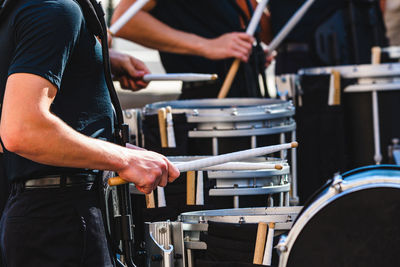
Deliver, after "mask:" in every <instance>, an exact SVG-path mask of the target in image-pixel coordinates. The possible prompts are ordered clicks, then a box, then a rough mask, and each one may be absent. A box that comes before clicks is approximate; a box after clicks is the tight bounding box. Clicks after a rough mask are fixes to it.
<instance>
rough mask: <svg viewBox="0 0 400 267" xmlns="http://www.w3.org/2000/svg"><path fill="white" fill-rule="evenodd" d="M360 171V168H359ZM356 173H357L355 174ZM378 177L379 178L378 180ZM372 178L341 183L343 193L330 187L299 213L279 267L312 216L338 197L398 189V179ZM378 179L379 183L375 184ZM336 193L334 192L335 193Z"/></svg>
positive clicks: (283, 263) (288, 237)
mask: <svg viewBox="0 0 400 267" xmlns="http://www.w3.org/2000/svg"><path fill="white" fill-rule="evenodd" d="M360 169H362V168H360ZM357 173H358V172H357ZM378 177H379V178H378ZM378 177H377V175H375V176H372V177H366V178H365V179H359V180H354V181H345V180H344V181H343V183H342V185H343V191H341V192H339V193H337V191H336V189H334V188H333V187H332V186H331V187H330V188H329V189H328V191H327V192H326V193H325V194H324V195H323V196H321V197H320V198H318V199H317V200H316V201H314V202H313V203H312V204H311V205H310V206H309V207H307V208H306V209H305V210H304V212H303V211H301V212H300V213H299V215H298V217H297V219H296V221H295V223H294V224H293V227H292V229H291V230H290V232H289V234H288V236H287V238H286V240H285V242H284V245H283V246H284V247H285V250H284V251H283V252H282V253H281V255H280V260H279V266H286V264H287V260H288V258H289V255H290V252H291V250H292V248H293V245H294V242H295V241H296V240H297V237H298V236H299V235H300V233H301V232H302V230H303V229H304V227H305V226H306V225H307V223H308V222H309V221H310V220H311V219H312V218H314V216H315V215H316V214H317V213H318V212H319V211H321V210H322V209H323V208H325V207H326V206H327V205H329V204H331V203H332V202H333V201H335V200H337V199H338V198H340V197H343V196H345V195H348V194H350V193H353V192H357V191H361V190H365V189H371V188H378V187H385V188H397V189H400V179H399V178H387V177H382V176H378ZM377 179H379V180H380V181H379V182H376V181H377ZM331 185H332V184H331ZM335 191H336V192H335Z"/></svg>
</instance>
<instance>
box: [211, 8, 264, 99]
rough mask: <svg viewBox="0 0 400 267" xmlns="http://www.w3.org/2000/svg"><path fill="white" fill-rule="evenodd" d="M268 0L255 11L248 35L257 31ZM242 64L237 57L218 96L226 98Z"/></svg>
mask: <svg viewBox="0 0 400 267" xmlns="http://www.w3.org/2000/svg"><path fill="white" fill-rule="evenodd" d="M267 3H268V0H262V1H261V3H259V4H258V5H257V7H256V10H255V11H254V14H253V17H252V18H251V20H250V23H249V26H248V27H247V29H246V33H247V34H248V35H251V36H253V35H254V32H255V31H256V28H257V25H258V23H259V22H260V19H261V16H262V14H263V11H264V9H265V7H266V6H267ZM239 66H240V59H238V58H237V59H235V60H234V61H233V63H232V65H231V67H230V69H229V71H228V74H227V75H226V78H225V81H224V83H223V84H222V87H221V90H220V91H219V94H218V98H225V97H226V96H227V95H228V93H229V89H230V88H231V85H232V82H233V79H235V76H236V73H237V71H238V69H239Z"/></svg>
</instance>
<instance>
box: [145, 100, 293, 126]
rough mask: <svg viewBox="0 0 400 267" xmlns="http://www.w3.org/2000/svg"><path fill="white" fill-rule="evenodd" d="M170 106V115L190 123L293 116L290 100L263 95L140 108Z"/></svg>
mask: <svg viewBox="0 0 400 267" xmlns="http://www.w3.org/2000/svg"><path fill="white" fill-rule="evenodd" d="M167 106H171V108H172V113H173V114H185V115H186V117H187V120H188V122H189V123H205V122H206V123H207V122H239V121H263V120H271V119H278V118H287V117H292V116H293V115H294V114H295V107H294V105H293V103H292V101H284V100H280V99H266V98H224V99H193V100H175V101H166V102H156V103H152V104H148V105H146V106H145V107H144V108H143V114H144V116H146V115H154V114H157V110H158V109H159V108H162V107H167Z"/></svg>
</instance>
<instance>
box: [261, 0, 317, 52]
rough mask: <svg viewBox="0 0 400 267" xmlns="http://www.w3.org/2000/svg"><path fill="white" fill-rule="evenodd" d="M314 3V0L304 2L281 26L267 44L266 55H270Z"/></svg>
mask: <svg viewBox="0 0 400 267" xmlns="http://www.w3.org/2000/svg"><path fill="white" fill-rule="evenodd" d="M312 3H314V0H308V1H307V2H305V3H304V4H303V5H302V6H301V7H300V8H299V9H298V10H297V11H296V13H295V14H294V15H293V16H292V17H291V18H290V19H289V21H288V22H287V23H286V24H285V26H283V28H282V30H281V31H280V32H279V33H278V35H277V36H275V38H274V39H273V40H272V41H271V42H270V43H269V45H268V55H270V54H271V53H272V52H273V51H275V49H277V48H278V46H279V45H280V44H281V43H282V41H283V40H284V39H285V38H286V36H287V35H288V34H289V33H290V32H291V31H292V30H293V28H294V27H295V26H296V25H297V23H298V22H299V20H301V18H302V17H303V16H304V14H305V13H306V12H307V10H308V9H309V8H310V6H311V5H312Z"/></svg>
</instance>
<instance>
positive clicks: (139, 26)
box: [112, 0, 254, 61]
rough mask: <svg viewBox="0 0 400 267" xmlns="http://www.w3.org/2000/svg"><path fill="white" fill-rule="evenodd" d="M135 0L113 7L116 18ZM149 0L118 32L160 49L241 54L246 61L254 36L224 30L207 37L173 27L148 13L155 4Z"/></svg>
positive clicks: (210, 55)
mask: <svg viewBox="0 0 400 267" xmlns="http://www.w3.org/2000/svg"><path fill="white" fill-rule="evenodd" d="M134 2H135V0H122V1H121V2H120V3H119V5H118V6H117V8H116V9H115V11H114V15H113V19H112V21H113V22H114V21H116V20H117V19H118V18H119V17H120V16H121V15H122V14H123V13H124V12H125V11H126V10H127V9H128V8H129V6H130V5H131V4H132V3H134ZM155 4H156V1H155V0H152V1H151V2H150V4H149V5H147V6H146V7H145V8H144V10H143V11H139V12H138V13H137V14H136V15H135V16H134V17H133V18H132V19H131V20H130V21H129V22H128V23H127V24H126V25H125V26H124V27H123V28H122V29H121V30H120V31H119V32H118V33H117V36H118V37H121V38H124V39H127V40H131V41H133V42H136V43H139V44H141V45H144V46H147V47H150V48H153V49H157V50H160V51H165V52H171V53H179V54H189V55H197V56H202V57H206V58H209V59H225V58H232V57H234V58H240V59H241V60H243V61H247V59H248V55H249V53H250V51H251V46H252V43H253V41H254V38H253V37H251V36H249V35H247V34H246V33H242V32H234V33H227V34H224V35H221V36H220V37H218V38H214V39H208V38H203V37H201V36H198V35H195V34H192V33H188V32H183V31H180V30H176V29H174V28H172V27H170V26H168V25H166V24H165V23H163V22H161V21H159V20H158V19H156V18H154V17H153V16H152V15H151V14H149V13H148V11H149V9H151V8H152V7H154V5H155Z"/></svg>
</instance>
